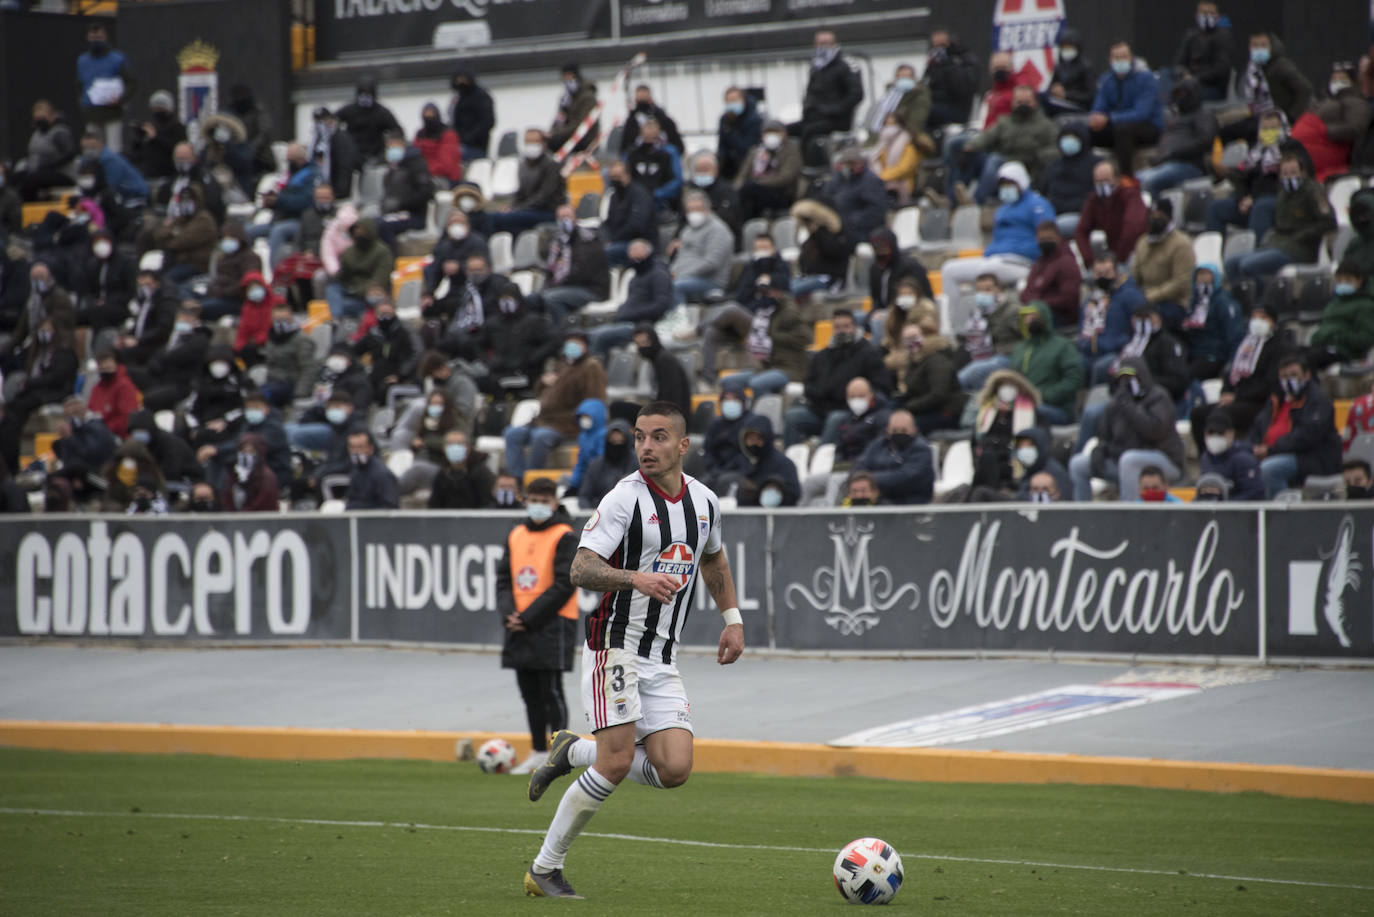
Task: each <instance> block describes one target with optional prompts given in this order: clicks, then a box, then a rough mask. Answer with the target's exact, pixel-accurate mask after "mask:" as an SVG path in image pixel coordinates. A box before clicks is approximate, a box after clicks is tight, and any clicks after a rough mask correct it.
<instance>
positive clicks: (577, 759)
mask: <svg viewBox="0 0 1374 917" xmlns="http://www.w3.org/2000/svg"><path fill="white" fill-rule="evenodd" d="M568 763H569V764H571V765H572V766H573V767H591V766H592V765H593V764H595V763H596V742H595V741H593V740H592V739H578V740H577V741H576V742H574V743H572V747H570V748H569V749H568Z"/></svg>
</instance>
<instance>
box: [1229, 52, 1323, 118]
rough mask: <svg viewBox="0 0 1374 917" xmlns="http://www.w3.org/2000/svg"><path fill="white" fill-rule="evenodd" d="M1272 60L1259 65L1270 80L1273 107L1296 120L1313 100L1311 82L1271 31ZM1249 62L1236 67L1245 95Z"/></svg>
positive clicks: (1240, 89) (1238, 88)
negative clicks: (1261, 65)
mask: <svg viewBox="0 0 1374 917" xmlns="http://www.w3.org/2000/svg"><path fill="white" fill-rule="evenodd" d="M1269 48H1270V52H1269V62H1268V63H1266V64H1265V65H1264V66H1263V67H1261V68H1260V69H1261V70H1263V71H1264V79H1265V82H1267V83H1268V84H1269V97H1270V98H1271V99H1273V102H1274V107H1275V108H1277V109H1279V110H1280V111H1282V112H1283V113H1284V115H1285V116H1286V117H1287V118H1288V123H1289V124H1293V123H1295V122H1296V121H1297V120H1298V119H1299V118H1301V117H1302V115H1303V112H1305V111H1307V106H1308V104H1309V103H1310V102H1311V101H1312V83H1311V82H1310V81H1309V80H1308V79H1307V77H1305V76H1303V75H1302V71H1301V70H1299V69H1298V66H1297V64H1294V63H1293V59H1292V58H1290V57H1289V56H1288V54H1287V52H1286V50H1285V49H1284V46H1283V42H1282V41H1280V40H1279V37H1278V36H1277V35H1275V34H1273V33H1272V32H1271V33H1269ZM1249 68H1250V64H1249V62H1248V61H1246V62H1244V63H1242V64H1240V65H1239V66H1238V67H1237V68H1236V92H1237V94H1239V95H1240V96H1241V98H1246V88H1247V85H1248V83H1247V78H1246V74H1247V73H1248V71H1249Z"/></svg>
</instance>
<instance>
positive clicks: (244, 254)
mask: <svg viewBox="0 0 1374 917" xmlns="http://www.w3.org/2000/svg"><path fill="white" fill-rule="evenodd" d="M250 272H253V273H259V274H260V273H261V272H262V259H260V258H259V257H258V255H257V253H256V252H254V251H253V247H252V243H251V242H250V241H249V239H248V234H247V232H246V231H245V229H244V227H243V224H242V223H240V222H239V221H238V220H230V221H229V222H227V223H225V224H224V230H223V232H222V233H221V235H220V239H219V243H218V248H217V249H216V251H215V253H214V254H213V255H212V256H211V258H210V282H209V284H208V285H207V286H206V288H205V295H204V296H196V295H195V291H194V290H192V289H191V288H190V287H189V286H187V287H186V288H185V290H184V292H185V294H186V296H187V298H193V299H197V300H198V301H199V302H200V314H201V317H202V318H203V319H204V320H205V321H207V322H214V321H218V320H219V319H221V318H223V317H224V316H226V315H230V316H237V315H238V314H239V308H240V305H241V304H242V302H243V276H244V275H245V274H247V273H250Z"/></svg>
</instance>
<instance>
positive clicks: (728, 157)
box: [716, 86, 763, 182]
mask: <svg viewBox="0 0 1374 917" xmlns="http://www.w3.org/2000/svg"><path fill="white" fill-rule="evenodd" d="M762 139H763V117H762V116H761V115H760V114H759V111H758V109H757V108H756V107H755V106H754V100H753V99H751V98H749V96H748V95H746V94H745V92H744V90H743V89H740V88H739V87H738V86H731V87H730V88H729V89H727V90H725V110H724V111H723V112H722V113H721V116H720V124H719V125H718V126H717V127H716V159H717V160H718V161H719V163H720V174H721V176H722V177H723V178H724V179H725V180H726V181H727V182H729V181H733V180H734V178H735V176H736V175H738V174H739V170H740V166H742V165H744V157H745V156H747V155H748V154H749V151H750V150H752V149H753V148H754V147H756V146H758V145H759V143H760V141H761V140H762Z"/></svg>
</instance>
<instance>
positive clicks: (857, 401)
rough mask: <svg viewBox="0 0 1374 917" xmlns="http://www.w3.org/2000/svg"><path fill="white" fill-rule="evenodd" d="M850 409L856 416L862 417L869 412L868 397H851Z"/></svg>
mask: <svg viewBox="0 0 1374 917" xmlns="http://www.w3.org/2000/svg"><path fill="white" fill-rule="evenodd" d="M849 410H851V411H853V412H854V416H855V417H862V416H864V414H866V413H867V412H868V399H867V398H850V399H849Z"/></svg>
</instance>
